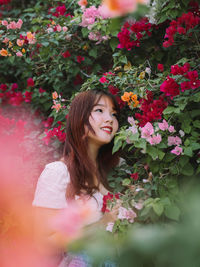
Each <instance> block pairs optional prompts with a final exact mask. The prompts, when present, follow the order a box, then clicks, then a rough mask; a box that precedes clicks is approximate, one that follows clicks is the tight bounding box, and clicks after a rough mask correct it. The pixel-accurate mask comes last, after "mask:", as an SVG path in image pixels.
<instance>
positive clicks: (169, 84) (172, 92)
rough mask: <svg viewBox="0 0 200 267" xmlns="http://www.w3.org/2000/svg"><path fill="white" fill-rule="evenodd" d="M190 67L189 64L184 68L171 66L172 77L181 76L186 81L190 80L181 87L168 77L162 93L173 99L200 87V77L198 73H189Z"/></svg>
mask: <svg viewBox="0 0 200 267" xmlns="http://www.w3.org/2000/svg"><path fill="white" fill-rule="evenodd" d="M189 70H190V65H189V63H185V64H184V65H183V66H179V65H173V66H171V74H172V75H181V76H182V77H183V78H184V79H188V80H187V81H183V82H182V83H180V85H179V84H178V83H177V82H176V81H175V79H174V78H171V77H170V76H167V79H166V80H165V81H164V82H163V83H162V84H161V86H160V91H161V92H163V93H164V94H165V95H166V96H169V97H170V98H171V99H173V98H174V97H175V96H177V95H179V94H180V90H179V89H180V88H181V91H182V92H184V91H185V90H190V89H196V88H198V87H199V86H200V80H199V76H198V72H197V71H196V70H195V71H189Z"/></svg>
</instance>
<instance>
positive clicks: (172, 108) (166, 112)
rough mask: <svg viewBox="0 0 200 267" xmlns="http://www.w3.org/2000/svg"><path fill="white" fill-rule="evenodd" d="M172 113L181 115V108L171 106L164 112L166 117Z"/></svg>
mask: <svg viewBox="0 0 200 267" xmlns="http://www.w3.org/2000/svg"><path fill="white" fill-rule="evenodd" d="M171 113H180V108H175V107H170V106H169V107H167V108H166V109H165V110H164V111H163V114H164V115H167V114H171Z"/></svg>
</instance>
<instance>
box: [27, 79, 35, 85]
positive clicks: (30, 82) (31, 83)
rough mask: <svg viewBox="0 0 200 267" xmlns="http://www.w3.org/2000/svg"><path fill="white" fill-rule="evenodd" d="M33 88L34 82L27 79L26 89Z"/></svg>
mask: <svg viewBox="0 0 200 267" xmlns="http://www.w3.org/2000/svg"><path fill="white" fill-rule="evenodd" d="M33 86H34V80H33V79H32V78H28V80H27V87H33Z"/></svg>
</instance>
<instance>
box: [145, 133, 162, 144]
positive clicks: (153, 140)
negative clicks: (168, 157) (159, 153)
mask: <svg viewBox="0 0 200 267" xmlns="http://www.w3.org/2000/svg"><path fill="white" fill-rule="evenodd" d="M147 141H148V142H149V143H150V144H151V145H157V144H160V142H161V141H162V137H161V135H160V134H157V135H154V136H152V137H149V138H147Z"/></svg>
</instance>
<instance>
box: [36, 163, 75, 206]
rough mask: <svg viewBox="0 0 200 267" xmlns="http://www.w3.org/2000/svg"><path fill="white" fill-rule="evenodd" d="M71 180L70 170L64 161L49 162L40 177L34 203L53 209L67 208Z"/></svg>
mask: <svg viewBox="0 0 200 267" xmlns="http://www.w3.org/2000/svg"><path fill="white" fill-rule="evenodd" d="M69 182H70V176H69V172H68V170H67V166H66V165H65V164H64V163H63V162H62V161H55V162H52V163H49V164H47V165H46V166H45V169H44V170H43V172H42V173H41V175H40V177H39V179H38V183H37V187H36V191H35V196H34V200H33V203H32V205H33V206H37V207H44V208H53V209H63V208H66V207H67V201H66V188H67V185H68V183H69Z"/></svg>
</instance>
